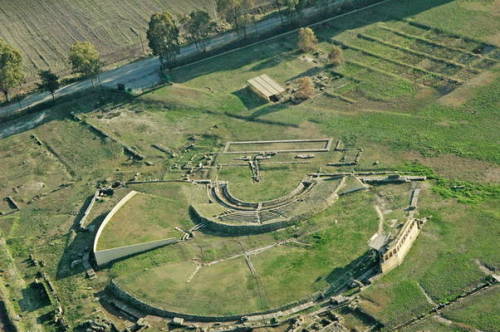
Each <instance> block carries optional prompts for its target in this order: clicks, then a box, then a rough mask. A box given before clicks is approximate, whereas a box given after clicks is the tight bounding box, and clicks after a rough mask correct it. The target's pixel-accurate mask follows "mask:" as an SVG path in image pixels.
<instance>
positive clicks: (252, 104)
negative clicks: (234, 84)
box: [232, 87, 267, 110]
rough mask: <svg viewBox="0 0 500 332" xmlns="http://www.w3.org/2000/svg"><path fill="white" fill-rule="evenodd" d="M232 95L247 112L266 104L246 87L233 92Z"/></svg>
mask: <svg viewBox="0 0 500 332" xmlns="http://www.w3.org/2000/svg"><path fill="white" fill-rule="evenodd" d="M232 94H233V95H235V96H236V97H238V98H239V99H240V100H241V102H242V103H243V105H245V107H246V108H247V109H249V110H251V109H254V108H256V107H259V106H262V105H265V104H266V103H267V102H266V101H265V100H264V99H262V98H260V97H259V96H257V95H256V94H255V93H253V92H252V91H250V89H249V88H248V87H244V88H241V89H239V90H237V91H234V92H233V93H232Z"/></svg>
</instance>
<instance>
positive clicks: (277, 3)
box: [274, 0, 285, 24]
mask: <svg viewBox="0 0 500 332" xmlns="http://www.w3.org/2000/svg"><path fill="white" fill-rule="evenodd" d="M284 2H285V0H274V6H275V7H276V8H277V9H278V15H279V17H280V20H281V23H282V24H283V12H282V11H281V10H282V7H283V6H284V5H285V3H284Z"/></svg>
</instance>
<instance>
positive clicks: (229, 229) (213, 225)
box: [190, 206, 298, 235]
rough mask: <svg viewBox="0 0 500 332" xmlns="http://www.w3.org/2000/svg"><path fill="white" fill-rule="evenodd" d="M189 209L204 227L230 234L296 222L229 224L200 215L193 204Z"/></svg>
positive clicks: (273, 228)
mask: <svg viewBox="0 0 500 332" xmlns="http://www.w3.org/2000/svg"><path fill="white" fill-rule="evenodd" d="M190 210H191V215H192V216H193V218H194V219H195V220H196V221H197V222H198V223H201V224H204V225H205V229H207V230H210V231H212V232H215V233H222V234H231V235H251V234H260V233H266V232H272V231H275V230H277V229H280V228H284V227H287V226H290V225H292V224H293V223H295V222H298V221H291V220H290V219H286V220H283V221H276V222H271V223H268V224H247V225H231V224H224V223H222V222H216V221H214V220H212V219H211V218H209V217H205V216H203V215H201V214H200V213H199V212H198V210H197V209H196V208H195V207H194V206H191V207H190Z"/></svg>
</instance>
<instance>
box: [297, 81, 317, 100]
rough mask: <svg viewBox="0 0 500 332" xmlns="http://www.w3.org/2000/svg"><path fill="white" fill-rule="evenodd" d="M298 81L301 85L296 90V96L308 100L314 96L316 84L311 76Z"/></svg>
mask: <svg viewBox="0 0 500 332" xmlns="http://www.w3.org/2000/svg"><path fill="white" fill-rule="evenodd" d="M298 82H299V87H298V89H297V92H295V98H297V99H302V100H306V99H309V98H311V97H313V96H314V84H313V82H312V80H311V78H310V77H308V76H306V77H302V78H300V79H299V80H298Z"/></svg>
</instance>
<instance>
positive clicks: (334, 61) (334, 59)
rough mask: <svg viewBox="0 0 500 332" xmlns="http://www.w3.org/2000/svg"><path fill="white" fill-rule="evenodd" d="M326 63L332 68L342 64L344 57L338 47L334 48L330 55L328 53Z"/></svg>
mask: <svg viewBox="0 0 500 332" xmlns="http://www.w3.org/2000/svg"><path fill="white" fill-rule="evenodd" d="M328 62H329V63H330V64H331V65H332V66H339V65H341V64H343V63H344V55H343V52H342V49H341V48H340V47H338V46H334V47H333V48H332V50H331V51H330V53H328Z"/></svg>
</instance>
